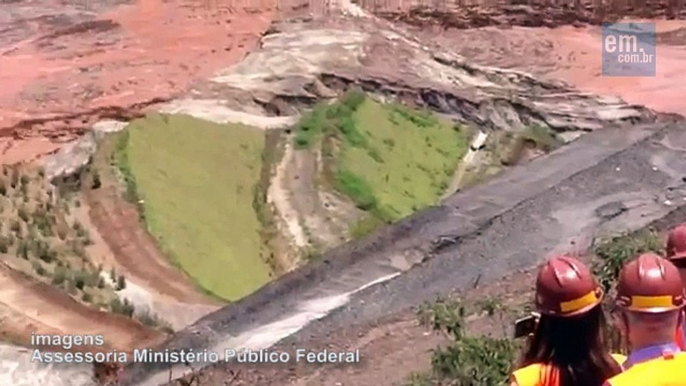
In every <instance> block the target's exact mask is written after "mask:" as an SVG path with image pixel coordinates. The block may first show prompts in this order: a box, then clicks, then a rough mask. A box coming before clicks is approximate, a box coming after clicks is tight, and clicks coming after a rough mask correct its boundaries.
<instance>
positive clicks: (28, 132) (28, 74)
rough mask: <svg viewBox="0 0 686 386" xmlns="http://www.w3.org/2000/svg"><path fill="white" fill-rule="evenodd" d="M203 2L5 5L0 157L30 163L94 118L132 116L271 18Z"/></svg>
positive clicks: (246, 43)
mask: <svg viewBox="0 0 686 386" xmlns="http://www.w3.org/2000/svg"><path fill="white" fill-rule="evenodd" d="M245 3H247V2H245ZM203 4H204V3H203V2H201V1H195V2H194V1H180V0H179V1H170V2H167V1H162V0H140V1H133V2H115V1H107V2H98V1H81V2H78V1H72V2H67V3H66V4H65V3H64V2H59V1H52V0H51V1H19V2H9V3H4V4H3V5H2V8H3V15H2V16H0V31H2V33H0V68H1V69H2V70H1V71H0V84H2V85H3V87H2V90H0V105H1V106H2V107H0V136H2V137H3V138H2V143H1V144H0V147H2V148H3V151H2V157H0V160H2V162H3V163H14V162H17V161H21V160H30V159H33V158H35V157H37V156H39V155H41V154H45V153H48V152H50V151H54V150H55V149H57V148H58V147H59V144H60V143H61V142H65V141H69V140H72V139H74V138H75V137H76V136H77V135H79V134H82V133H83V132H84V131H86V130H87V129H88V128H89V127H90V126H91V125H92V124H94V123H95V122H96V121H97V120H99V119H102V118H122V119H130V118H132V117H135V116H136V115H140V114H141V109H143V108H145V107H146V106H148V105H150V104H155V103H159V102H162V101H164V100H168V99H170V98H171V97H172V96H174V95H175V94H177V93H180V92H183V91H185V90H186V89H187V87H188V85H189V84H190V83H191V82H192V81H193V80H194V79H197V78H198V77H202V76H208V75H210V74H211V73H212V72H213V71H215V70H217V69H218V68H221V67H223V66H226V65H228V64H230V63H232V62H235V61H236V60H238V59H240V58H241V57H242V56H243V55H244V54H245V53H246V52H247V50H249V49H250V48H252V47H253V45H254V44H255V42H256V41H257V39H258V38H259V35H260V34H261V33H262V32H263V31H264V30H265V29H266V28H267V27H268V25H269V22H270V20H271V16H270V13H269V11H268V10H267V11H264V12H257V11H255V10H253V12H251V13H246V12H245V11H244V10H243V9H242V7H241V6H242V5H246V4H242V3H240V2H234V3H232V4H235V5H237V6H238V7H239V8H236V9H230V8H228V7H216V6H215V7H202V5H203ZM107 5H109V6H107ZM10 31H11V32H10ZM46 138H50V139H52V140H48V139H46Z"/></svg>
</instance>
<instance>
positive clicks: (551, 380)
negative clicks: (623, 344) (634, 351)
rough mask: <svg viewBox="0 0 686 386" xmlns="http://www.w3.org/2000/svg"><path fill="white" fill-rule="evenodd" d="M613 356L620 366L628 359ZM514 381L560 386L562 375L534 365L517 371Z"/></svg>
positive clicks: (522, 385) (529, 385) (527, 385)
mask: <svg viewBox="0 0 686 386" xmlns="http://www.w3.org/2000/svg"><path fill="white" fill-rule="evenodd" d="M611 355H612V358H613V359H614V360H615V361H617V363H618V364H619V365H620V366H621V365H622V364H623V363H624V362H625V361H626V359H627V357H626V356H624V355H620V354H611ZM512 380H513V381H514V382H515V383H517V385H518V386H558V385H559V384H560V375H559V373H558V372H557V371H555V369H554V368H553V367H552V366H550V365H546V364H541V363H534V364H533V365H529V366H526V367H523V368H521V369H518V370H515V371H514V372H513V373H512Z"/></svg>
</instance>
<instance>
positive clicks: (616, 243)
mask: <svg viewBox="0 0 686 386" xmlns="http://www.w3.org/2000/svg"><path fill="white" fill-rule="evenodd" d="M594 244H595V245H594V248H593V250H594V253H595V256H596V257H597V258H596V260H595V261H594V263H593V273H594V274H595V275H596V277H597V278H598V280H599V281H600V284H601V285H602V286H603V289H604V290H605V291H606V292H608V291H610V289H611V288H612V285H613V284H614V282H615V281H616V280H617V276H618V275H619V271H620V269H621V268H622V266H623V265H624V263H626V262H627V261H628V260H630V259H632V258H634V257H636V256H637V255H638V254H641V253H644V252H651V251H652V252H656V253H658V254H662V252H663V247H662V242H661V241H660V237H659V236H658V234H657V233H655V232H652V231H650V230H642V231H639V232H637V233H635V234H628V235H619V236H615V237H612V238H609V239H606V240H601V241H599V242H596V243H594Z"/></svg>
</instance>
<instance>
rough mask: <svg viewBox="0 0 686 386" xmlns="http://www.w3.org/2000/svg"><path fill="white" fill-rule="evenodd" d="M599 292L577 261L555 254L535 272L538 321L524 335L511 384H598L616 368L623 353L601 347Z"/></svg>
mask: <svg viewBox="0 0 686 386" xmlns="http://www.w3.org/2000/svg"><path fill="white" fill-rule="evenodd" d="M602 298H603V291H602V289H601V287H600V286H599V285H598V283H597V281H596V280H595V278H594V277H593V275H592V273H591V271H590V270H589V269H588V267H586V266H585V265H584V264H583V263H581V262H580V261H579V260H577V259H575V258H572V257H568V256H558V257H553V258H551V259H549V260H548V261H547V262H546V263H545V264H544V265H543V267H541V269H540V271H539V272H538V278H537V279H536V295H535V304H536V308H537V310H538V312H539V313H540V314H541V316H540V319H539V320H538V323H537V325H536V327H535V329H534V331H533V334H532V336H530V338H529V342H528V347H527V348H526V349H525V350H524V352H523V355H522V359H521V363H520V366H519V369H518V370H515V371H514V372H513V374H512V383H511V385H512V386H601V385H602V384H603V382H604V381H605V380H606V379H608V378H610V377H612V376H614V375H615V374H618V373H620V372H621V366H620V364H621V362H623V361H624V359H626V358H624V357H622V356H619V355H617V356H612V355H610V354H609V353H608V352H607V351H606V349H605V347H604V336H605V329H606V321H605V316H604V313H603V310H602V307H601V306H600V302H601V300H602Z"/></svg>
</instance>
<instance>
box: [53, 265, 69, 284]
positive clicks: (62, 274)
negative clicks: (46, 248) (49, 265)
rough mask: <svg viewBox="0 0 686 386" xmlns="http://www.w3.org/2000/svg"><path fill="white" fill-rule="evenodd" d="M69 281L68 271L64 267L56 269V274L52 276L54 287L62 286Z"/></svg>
mask: <svg viewBox="0 0 686 386" xmlns="http://www.w3.org/2000/svg"><path fill="white" fill-rule="evenodd" d="M66 279H67V270H66V269H65V268H64V267H56V268H55V273H54V275H53V276H52V284H53V285H58V286H59V285H62V283H64V281H65V280H66Z"/></svg>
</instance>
